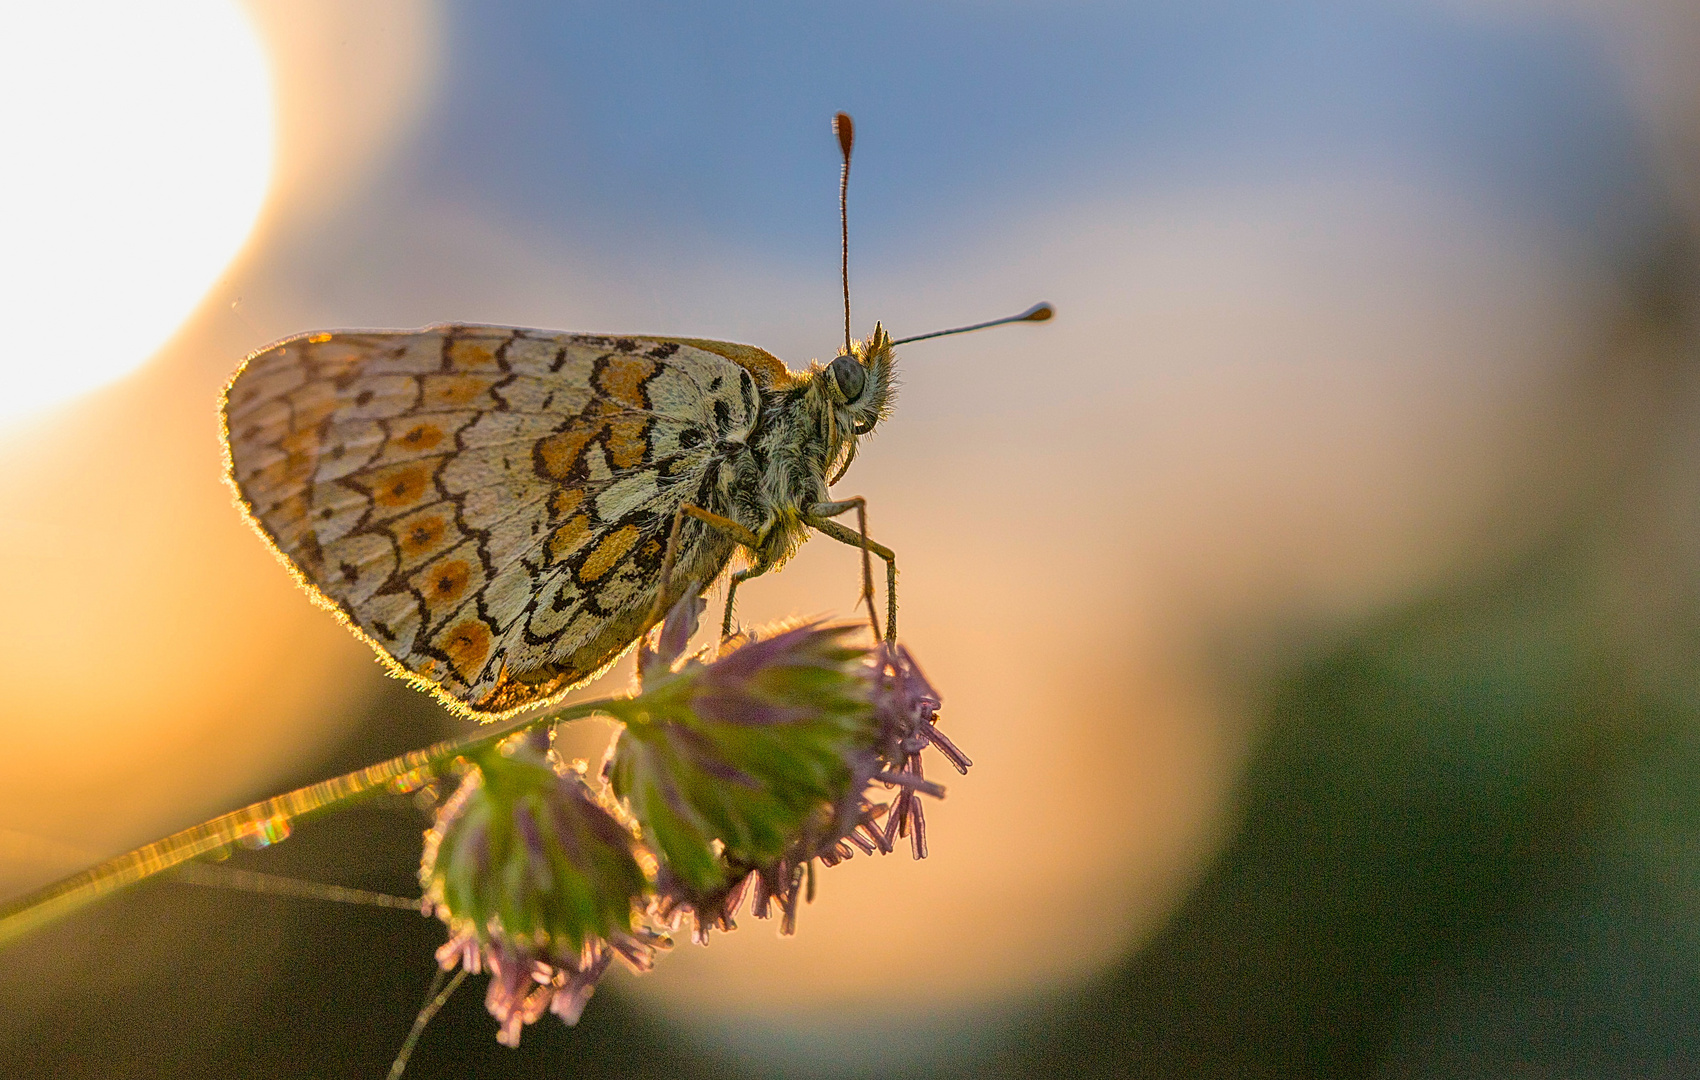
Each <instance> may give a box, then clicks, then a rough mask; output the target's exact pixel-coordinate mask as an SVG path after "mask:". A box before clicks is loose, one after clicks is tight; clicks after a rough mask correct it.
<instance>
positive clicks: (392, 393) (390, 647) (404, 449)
mask: <svg viewBox="0 0 1700 1080" xmlns="http://www.w3.org/2000/svg"><path fill="white" fill-rule="evenodd" d="M788 378H789V374H788V373H787V372H786V369H785V366H784V365H783V364H782V363H780V362H779V361H778V360H777V359H775V358H774V357H772V356H770V355H768V354H767V353H765V352H762V351H761V350H759V349H753V348H751V347H750V346H743V345H733V344H730V343H722V342H711V341H698V340H694V339H668V338H655V337H603V336H597V335H588V334H557V333H549V332H546V331H536V330H520V329H512V328H506V327H484V326H439V327H431V328H428V329H425V330H420V331H403V332H391V331H349V332H337V333H317V334H306V335H301V336H298V337H293V338H288V339H286V340H284V341H281V342H278V343H277V344H275V345H271V346H268V347H267V348H265V349H262V350H260V351H259V352H257V353H255V354H253V355H252V356H250V357H249V358H248V360H247V361H246V362H245V363H244V364H243V366H242V367H241V368H240V369H239V370H238V371H237V373H236V375H235V376H234V377H233V378H232V379H231V381H230V384H229V385H228V386H227V387H226V390H225V397H224V430H225V447H226V457H227V462H226V467H227V475H228V479H229V480H230V482H231V484H232V486H233V487H234V489H235V490H236V492H237V494H238V497H239V499H240V501H241V502H242V505H243V506H244V508H245V509H246V511H247V513H248V516H249V518H250V519H251V520H252V522H253V523H254V525H255V526H256V527H257V528H258V530H259V531H260V532H261V533H262V534H263V535H264V536H265V537H266V538H267V540H269V541H270V542H271V544H272V546H273V547H274V548H275V549H276V550H277V552H278V553H279V554H280V555H281V556H282V557H283V558H284V559H285V561H286V562H287V563H288V565H289V566H290V567H291V568H292V569H293V570H294V571H295V573H296V574H297V576H298V578H299V579H300V580H301V581H302V583H303V584H304V585H305V586H306V587H307V589H308V591H309V592H310V593H311V594H313V596H314V598H315V599H316V600H318V601H319V602H320V603H322V604H323V605H325V606H327V607H330V608H332V609H333V610H336V611H338V612H340V613H341V614H342V615H343V616H344V617H345V618H346V619H347V621H348V622H349V624H350V625H351V626H352V627H353V628H354V630H355V631H356V632H357V633H358V634H359V635H360V636H361V637H362V638H364V639H365V640H366V641H367V642H368V643H369V644H371V645H372V646H373V648H375V649H376V650H377V651H378V654H379V655H380V657H382V658H383V659H384V660H385V661H386V662H387V663H388V664H389V666H390V667H391V668H392V670H394V671H396V672H397V673H398V674H401V675H404V676H406V677H408V678H410V679H412V680H413V681H415V682H416V683H418V684H420V685H423V686H425V687H426V688H428V689H430V690H431V691H432V692H434V693H435V694H436V695H437V696H438V697H439V698H440V699H442V700H443V701H444V702H445V703H446V704H448V705H449V706H450V707H451V708H453V709H455V710H456V711H459V712H466V713H475V714H478V715H480V716H481V717H483V718H485V719H493V718H495V717H496V716H499V715H506V714H508V713H512V712H514V711H517V710H520V709H524V708H529V707H532V706H535V705H540V704H545V703H547V702H549V701H551V700H554V699H557V698H559V697H560V696H561V695H562V694H564V693H565V692H566V691H567V690H569V689H571V688H572V687H573V686H576V685H578V684H580V683H582V682H584V681H586V680H587V679H589V678H591V677H592V676H594V675H596V674H598V673H599V672H601V671H602V670H604V669H605V668H606V667H607V666H608V665H609V664H611V663H612V662H613V661H614V660H615V659H617V658H618V657H619V656H620V655H621V653H623V652H624V651H625V650H626V648H627V647H629V646H630V645H631V644H632V642H633V641H635V640H636V639H637V638H638V636H639V635H640V634H641V633H642V632H643V631H644V630H645V629H646V628H647V626H648V615H649V612H650V610H651V608H652V607H653V605H654V602H655V598H656V593H657V591H658V590H659V589H661V587H662V582H661V581H660V580H659V577H660V571H661V563H662V558H663V554H664V548H665V545H666V542H667V533H668V530H669V528H670V527H671V524H672V519H673V514H674V512H675V511H676V510H677V508H678V506H679V504H680V503H681V502H684V501H692V502H696V503H698V505H703V506H705V508H710V509H712V508H713V507H712V505H711V504H712V503H713V502H714V500H715V498H716V496H715V492H716V490H717V485H718V484H720V483H722V481H723V477H722V476H721V472H720V470H722V469H724V468H726V459H727V455H728V454H729V453H731V452H733V451H735V450H736V449H737V448H740V447H742V445H743V444H744V442H745V441H746V440H747V439H748V437H749V436H750V434H751V433H752V431H753V430H754V428H755V425H756V422H757V418H758V416H759V415H760V408H761V396H762V392H763V391H764V390H765V389H768V388H770V387H772V386H774V385H777V384H780V383H782V382H783V381H785V380H786V379H788ZM693 524H694V519H693ZM732 548H733V544H732V542H731V541H730V540H728V539H725V538H724V537H722V536H721V535H720V534H718V533H714V532H712V531H710V530H705V529H703V528H701V527H695V528H692V529H689V530H682V531H681V550H680V558H679V563H678V567H679V571H678V572H677V573H676V574H675V576H674V582H672V583H669V588H670V589H672V590H676V589H678V588H683V586H684V582H686V581H690V580H694V581H698V582H704V581H706V580H708V579H709V578H711V577H712V576H713V575H714V574H717V573H718V572H719V571H720V569H721V568H722V567H723V566H724V564H725V562H726V560H727V558H729V556H730V554H731V551H732ZM669 599H670V597H669Z"/></svg>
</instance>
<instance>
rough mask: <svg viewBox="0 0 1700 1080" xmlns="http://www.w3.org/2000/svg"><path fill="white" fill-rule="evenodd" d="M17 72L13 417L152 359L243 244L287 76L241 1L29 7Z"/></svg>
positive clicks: (8, 179) (12, 178)
mask: <svg viewBox="0 0 1700 1080" xmlns="http://www.w3.org/2000/svg"><path fill="white" fill-rule="evenodd" d="M0 37H3V38H4V39H5V40H6V41H8V42H11V43H12V46H13V47H12V48H10V49H8V50H7V58H6V63H5V64H4V65H0V146H4V148H5V149H4V151H0V153H3V154H4V157H5V159H6V167H5V180H4V182H3V183H0V192H3V196H0V247H3V248H4V250H5V251H6V258H5V259H4V260H3V261H0V313H4V317H5V324H6V327H7V334H8V337H9V339H10V340H9V342H8V346H9V347H8V348H7V350H6V351H5V354H4V356H3V357H0V370H4V372H5V383H4V387H3V389H0V423H5V422H8V421H15V420H16V419H18V418H21V417H24V416H27V415H30V414H33V413H37V412H39V411H41V410H42V409H45V408H48V407H50V406H52V405H54V404H56V403H58V402H61V401H65V400H68V399H70V398H72V397H74V396H76V395H78V394H81V393H84V392H86V391H88V390H91V389H93V388H94V387H97V386H100V385H103V384H105V383H107V382H110V381H111V380H113V379H115V378H117V377H118V376H120V375H122V374H124V373H125V372H127V371H129V370H131V369H133V368H134V367H136V366H137V365H139V364H141V363H142V362H143V361H145V360H146V359H147V358H148V357H149V356H150V355H152V354H153V353H154V352H155V351H156V350H157V349H158V348H159V347H160V346H161V345H162V344H164V342H165V341H166V339H168V338H169V337H170V336H171V334H172V333H173V332H174V331H175V330H176V329H177V327H178V326H179V325H180V324H181V323H182V322H183V321H184V319H185V318H187V316H188V315H189V313H190V312H191V311H192V310H193V309H194V307H195V306H196V304H197V303H198V302H199V301H200V300H201V298H202V297H203V296H204V295H205V294H206V292H207V290H208V289H209V288H210V287H211V286H212V285H213V284H214V283H215V282H216V281H217V279H218V277H219V275H220V274H221V273H222V272H223V271H224V269H225V267H226V266H227V265H228V264H229V263H230V261H231V259H232V258H233V257H234V256H235V255H236V253H237V251H238V250H239V249H240V248H241V246H242V244H243V242H244V240H245V239H246V237H247V236H248V234H249V232H250V230H251V229H252V228H253V225H254V222H255V219H256V218H257V217H258V216H259V212H260V207H261V204H262V202H263V201H264V199H265V194H266V187H267V183H268V180H269V178H270V176H271V171H272V151H273V111H274V110H273V102H272V87H271V79H270V75H269V71H268V66H267V61H266V55H265V52H264V49H263V47H262V45H261V41H260V38H259V36H258V34H257V33H256V31H255V28H254V26H253V24H252V22H251V21H250V19H249V17H248V15H247V13H246V12H245V11H244V10H242V8H241V7H240V6H239V5H238V4H237V3H235V2H234V0H177V2H174V3H171V4H131V3H125V2H123V0H101V2H93V3H76V4H17V5H9V6H7V7H5V8H3V9H0Z"/></svg>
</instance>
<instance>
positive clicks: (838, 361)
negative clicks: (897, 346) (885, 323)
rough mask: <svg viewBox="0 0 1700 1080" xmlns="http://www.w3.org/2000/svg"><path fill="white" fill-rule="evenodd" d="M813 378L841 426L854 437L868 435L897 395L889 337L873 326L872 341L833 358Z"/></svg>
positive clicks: (882, 417) (869, 339)
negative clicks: (824, 394)
mask: <svg viewBox="0 0 1700 1080" xmlns="http://www.w3.org/2000/svg"><path fill="white" fill-rule="evenodd" d="M816 378H818V379H819V380H820V381H821V383H822V384H823V386H824V388H825V390H826V394H827V398H828V400H830V401H831V402H832V404H833V411H834V412H835V413H837V418H838V419H839V420H840V421H843V426H844V427H846V428H848V429H849V430H850V431H851V432H852V433H854V434H856V435H866V434H868V433H869V432H870V431H872V430H874V425H875V424H877V423H879V422H880V421H881V420H884V419H885V417H886V414H887V413H889V412H890V411H891V402H892V399H893V398H894V397H895V396H896V392H897V384H896V380H895V379H894V378H893V365H892V354H891V335H890V334H887V333H886V332H885V329H884V328H883V327H880V326H877V325H876V326H875V327H874V333H873V336H872V337H870V338H868V340H867V341H862V342H857V343H856V345H855V346H854V347H853V349H852V351H851V352H850V353H848V354H844V355H840V356H838V357H835V358H834V359H833V361H832V363H830V364H828V365H826V366H825V367H823V368H822V369H821V370H820V372H819V374H818V375H817V376H816Z"/></svg>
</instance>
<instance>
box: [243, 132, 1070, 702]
mask: <svg viewBox="0 0 1700 1080" xmlns="http://www.w3.org/2000/svg"><path fill="white" fill-rule="evenodd" d="M835 129H837V130H838V132H839V141H840V146H841V148H842V150H843V152H844V177H845V181H846V182H847V179H848V174H849V152H850V137H849V131H850V126H849V118H848V117H846V116H844V115H843V114H839V118H838V119H837V120H836V121H835ZM843 192H844V187H843V186H841V188H840V194H841V198H842V196H843ZM847 280H848V278H847V277H846V281H847ZM845 291H846V297H847V298H848V288H847V287H846V290H845ZM1050 313H1051V309H1050V308H1049V306H1048V305H1037V306H1035V307H1034V308H1032V309H1030V310H1029V311H1027V312H1025V313H1023V314H1022V315H1019V316H1015V317H1012V318H1010V319H1000V320H995V321H994V322H991V323H982V324H977V325H975V326H972V327H962V328H959V329H958V330H950V331H939V332H938V333H937V334H925V335H920V336H918V337H915V338H908V339H904V340H903V341H897V342H894V341H892V339H891V338H890V336H889V335H888V334H887V333H886V332H885V330H884V329H883V328H881V327H878V326H876V328H875V330H874V332H873V334H872V336H870V337H869V338H868V339H867V340H865V341H862V342H854V341H851V340H850V337H849V333H848V327H849V318H848V302H847V303H846V320H845V322H846V335H845V337H846V341H845V348H844V351H843V352H842V353H841V354H839V355H838V356H837V357H835V358H834V359H833V360H832V361H831V362H830V363H826V364H820V363H815V364H812V365H811V366H810V367H809V368H808V369H807V370H805V371H801V372H797V371H792V370H790V369H789V368H788V367H787V366H786V365H785V364H784V363H783V362H782V361H781V360H779V359H778V358H777V357H775V356H773V355H771V354H770V353H768V352H766V351H765V350H762V349H759V348H756V347H754V346H750V345H740V344H734V343H731V342H724V341H708V340H702V339H696V338H675V337H653V336H642V335H630V336H624V335H601V334H573V333H557V332H551V331H542V330H526V329H519V328H513V327H497V326H478V325H462V324H453V325H443V326H432V327H427V328H425V329H422V330H403V331H388V330H376V331H333V332H324V331H320V332H315V333H307V334H300V335H296V336H294V337H290V338H286V339H284V340H282V341H279V342H277V343H275V344H273V345H269V346H267V347H266V348H264V349H261V350H259V351H258V352H255V353H253V354H252V355H250V356H249V357H248V358H247V360H246V361H244V363H243V364H242V366H241V367H240V368H239V369H238V370H237V372H236V373H235V375H234V376H233V377H232V378H231V380H230V382H229V384H228V385H227V386H226V388H225V393H224V399H223V421H224V424H223V429H224V446H225V465H226V479H227V481H228V482H229V484H230V486H231V487H232V489H233V490H234V492H235V493H236V496H237V499H238V501H239V503H240V505H241V506H242V508H243V510H244V511H245V513H246V514H247V516H248V518H249V520H250V522H251V523H252V524H253V525H254V527H255V528H256V529H257V530H258V531H259V532H260V534H261V535H262V536H263V537H264V538H265V539H266V540H267V542H268V543H269V544H270V545H271V546H272V548H273V549H274V550H275V551H276V552H277V553H278V555H279V556H280V557H281V558H282V559H283V560H284V562H285V563H286V565H287V566H288V567H289V569H290V570H291V571H292V572H293V573H294V575H295V576H296V578H297V580H298V581H299V582H300V583H301V584H302V585H303V586H304V587H305V588H306V590H307V592H308V593H309V594H310V595H311V596H312V597H313V599H314V600H315V601H316V602H318V603H319V604H321V605H323V606H325V607H327V608H330V609H331V610H333V611H335V612H337V613H338V614H340V615H341V617H342V618H343V620H344V621H345V623H346V624H347V625H348V626H349V627H350V628H351V629H352V630H353V631H354V632H355V633H356V634H357V635H358V636H359V637H361V638H362V639H363V640H364V641H366V643H367V644H369V645H370V646H372V648H373V649H374V650H375V651H376V652H377V654H378V656H379V657H380V659H382V660H383V661H384V663H385V664H386V666H387V667H388V668H389V669H390V670H391V671H392V672H393V673H395V674H397V675H399V676H401V677H403V678H406V679H408V680H409V681H411V682H413V683H414V684H415V685H417V686H420V687H421V688H423V689H426V690H428V691H430V692H431V693H433V694H434V695H435V696H436V697H437V698H438V699H439V700H440V701H442V702H443V703H444V704H445V705H446V706H447V707H448V708H449V709H451V710H452V711H455V712H457V713H461V714H466V715H474V716H477V717H479V718H481V719H486V720H495V719H500V718H503V717H506V716H509V715H511V714H513V713H516V712H519V711H521V710H526V709H531V708H534V707H538V706H543V705H547V704H550V703H552V702H555V701H557V700H559V699H560V698H561V697H562V696H563V695H565V694H566V693H567V692H568V691H569V690H571V689H572V688H574V687H576V686H578V685H580V684H582V683H584V682H587V681H589V680H590V679H592V678H594V677H595V676H597V675H599V674H601V673H602V672H604V671H605V670H607V669H608V668H609V667H610V666H611V665H612V664H613V663H614V662H615V661H617V660H618V659H619V658H620V657H621V656H622V655H623V654H624V653H625V652H626V650H627V649H628V648H630V647H631V646H632V645H633V644H634V643H635V642H636V641H637V640H638V639H639V638H640V637H641V636H642V635H643V634H644V632H645V631H646V630H648V629H649V627H650V626H651V625H653V624H654V622H655V621H656V620H657V618H658V616H659V614H660V613H661V612H662V611H664V610H665V609H666V608H667V607H668V606H670V605H671V604H672V603H673V602H674V601H676V600H677V599H678V598H679V597H680V596H682V595H683V594H684V593H685V592H687V591H690V590H696V589H699V588H702V587H706V584H707V583H709V582H712V581H713V580H715V579H716V578H717V577H718V576H719V575H720V574H721V573H722V572H723V570H724V569H725V568H726V566H727V564H728V563H729V562H730V561H731V560H732V557H733V555H734V554H735V553H736V552H738V551H739V550H740V549H741V550H742V551H743V552H744V553H745V556H746V558H747V561H748V565H747V566H746V567H745V568H744V569H742V570H740V571H738V572H737V573H735V574H733V575H732V576H731V580H730V584H729V586H728V590H727V604H726V613H725V619H724V621H723V626H722V630H723V632H724V631H727V630H729V629H730V624H731V618H732V602H733V598H734V596H735V594H736V589H737V586H738V585H739V584H740V583H742V582H743V581H746V580H748V579H749V578H751V577H755V576H757V575H759V574H763V573H766V572H768V571H770V570H773V569H774V568H776V567H778V566H779V565H781V564H782V563H783V562H784V561H785V560H786V559H788V558H789V557H790V556H791V555H792V554H793V553H795V551H796V550H797V548H798V546H799V545H801V544H802V542H803V541H804V540H805V539H806V538H807V537H808V535H809V534H810V532H811V531H818V532H821V533H824V534H826V535H828V536H831V537H833V538H835V539H837V540H840V541H843V542H845V543H848V544H853V545H855V546H858V547H861V548H862V549H863V550H864V552H866V553H870V554H872V555H874V556H877V557H879V558H880V559H882V560H883V561H884V563H885V566H886V585H887V616H886V630H885V633H886V635H887V636H888V637H891V636H894V635H895V633H896V614H897V605H896V595H895V588H894V587H895V583H896V559H895V556H894V555H893V554H892V552H891V551H890V549H888V548H886V547H884V546H883V545H879V544H876V543H873V542H872V541H871V540H869V539H868V537H867V534H866V528H865V524H864V526H863V527H862V528H861V529H860V530H852V529H849V528H847V527H845V526H843V525H841V524H839V523H838V522H836V521H834V520H832V519H833V518H834V517H836V516H838V515H840V514H843V513H845V512H846V511H848V510H851V509H856V510H858V511H860V510H861V508H862V501H861V500H860V499H859V498H858V499H849V500H834V499H833V498H832V497H831V494H830V491H829V488H830V486H831V483H832V482H836V480H837V479H838V478H839V477H841V476H842V475H843V472H844V470H845V469H846V468H848V467H849V464H850V462H851V460H853V459H854V457H855V455H856V449H857V443H858V440H859V439H861V438H863V437H865V436H866V435H868V434H870V433H871V432H872V431H873V430H874V428H875V427H876V426H877V425H878V423H879V422H880V421H881V420H882V419H883V418H885V416H886V415H887V413H888V412H889V410H890V407H891V403H892V400H893V391H894V383H893V374H894V367H895V358H894V354H893V348H894V346H895V345H898V344H903V343H904V342H906V341H914V340H920V339H921V338H926V337H934V336H938V335H939V334H946V333H959V332H963V331H966V330H972V329H979V328H981V327H982V326H991V325H997V324H999V323H1004V322H1014V321H1021V320H1027V321H1041V320H1043V319H1046V318H1049V317H1050ZM869 591H870V592H871V590H869ZM870 601H871V597H870ZM871 615H872V606H871V602H870V616H871ZM875 622H876V624H877V619H876V620H875Z"/></svg>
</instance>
